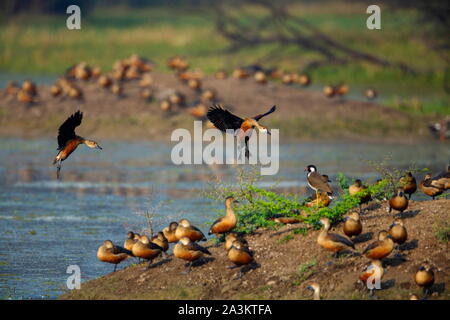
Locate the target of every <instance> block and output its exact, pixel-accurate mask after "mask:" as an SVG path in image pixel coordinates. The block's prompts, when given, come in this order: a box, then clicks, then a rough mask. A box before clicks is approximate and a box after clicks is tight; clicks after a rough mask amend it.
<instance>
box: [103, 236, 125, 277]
mask: <svg viewBox="0 0 450 320" xmlns="http://www.w3.org/2000/svg"><path fill="white" fill-rule="evenodd" d="M131 255H132V253H131V252H130V250H127V249H125V248H122V247H119V246H115V245H114V244H113V243H112V241H111V240H105V241H104V242H103V245H101V246H100V247H99V248H98V250H97V259H98V260H100V261H102V262H108V263H112V264H114V271H116V268H117V264H118V263H120V262H122V261H123V260H125V259H127V258H128V257H129V256H131Z"/></svg>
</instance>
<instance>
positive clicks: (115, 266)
mask: <svg viewBox="0 0 450 320" xmlns="http://www.w3.org/2000/svg"><path fill="white" fill-rule="evenodd" d="M116 268H117V263H116V264H115V265H114V271H113V272H116Z"/></svg>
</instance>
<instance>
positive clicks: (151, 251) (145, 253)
mask: <svg viewBox="0 0 450 320" xmlns="http://www.w3.org/2000/svg"><path fill="white" fill-rule="evenodd" d="M131 252H132V253H133V255H134V256H135V257H138V258H142V259H144V260H148V266H147V269H149V268H150V266H151V264H152V262H153V259H155V258H156V257H157V256H158V255H160V254H161V252H163V248H161V247H160V246H158V245H157V244H156V243H153V242H150V239H149V238H148V237H147V236H146V235H143V236H141V237H140V239H139V241H136V243H135V244H134V245H133V249H132V250H131Z"/></svg>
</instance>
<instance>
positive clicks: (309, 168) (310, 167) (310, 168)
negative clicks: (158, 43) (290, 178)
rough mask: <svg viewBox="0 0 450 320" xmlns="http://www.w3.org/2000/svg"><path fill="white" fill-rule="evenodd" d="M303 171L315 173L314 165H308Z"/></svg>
mask: <svg viewBox="0 0 450 320" xmlns="http://www.w3.org/2000/svg"><path fill="white" fill-rule="evenodd" d="M305 171H308V172H317V168H316V166H315V165H312V164H310V165H308V166H307V167H306V168H305Z"/></svg>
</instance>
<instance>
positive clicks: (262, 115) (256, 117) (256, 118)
mask: <svg viewBox="0 0 450 320" xmlns="http://www.w3.org/2000/svg"><path fill="white" fill-rule="evenodd" d="M275 110H277V106H273V107H272V108H270V110H269V111H267V112H266V113H262V114H258V115H257V116H254V117H253V119H255V120H256V121H258V120H259V119H261V118H264V117H265V116H267V115H269V114H271V113H272V112H275Z"/></svg>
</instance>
